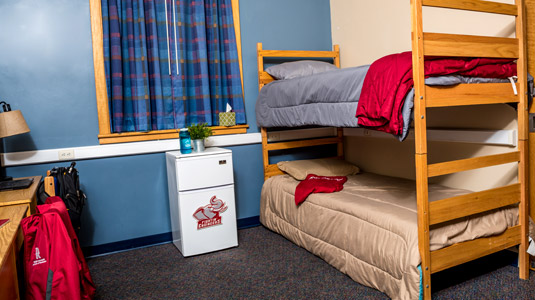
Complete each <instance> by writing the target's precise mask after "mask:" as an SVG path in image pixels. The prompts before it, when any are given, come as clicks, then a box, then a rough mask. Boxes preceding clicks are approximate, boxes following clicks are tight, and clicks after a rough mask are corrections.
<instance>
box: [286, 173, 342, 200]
mask: <svg viewBox="0 0 535 300" xmlns="http://www.w3.org/2000/svg"><path fill="white" fill-rule="evenodd" d="M346 181H347V177H346V176H318V175H315V174H308V176H307V178H305V180H303V181H301V182H300V183H299V184H298V185H297V187H296V188H295V205H299V204H300V203H301V202H303V201H305V200H306V198H307V197H308V195H310V194H312V193H332V192H339V191H341V190H342V189H343V188H344V183H345V182H346Z"/></svg>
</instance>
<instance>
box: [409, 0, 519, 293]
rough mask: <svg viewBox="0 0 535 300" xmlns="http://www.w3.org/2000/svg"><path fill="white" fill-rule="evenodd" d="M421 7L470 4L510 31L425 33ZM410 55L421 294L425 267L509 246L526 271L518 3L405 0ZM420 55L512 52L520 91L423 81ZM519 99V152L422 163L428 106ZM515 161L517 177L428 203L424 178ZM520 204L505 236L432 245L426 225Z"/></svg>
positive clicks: (427, 282) (427, 279)
mask: <svg viewBox="0 0 535 300" xmlns="http://www.w3.org/2000/svg"><path fill="white" fill-rule="evenodd" d="M422 6H432V7H439V8H448V9H459V10H470V11H477V12H486V13H494V14H502V15H510V16H515V17H516V37H515V38H501V37H481V36H469V35H455V34H441V33H440V34H439V33H427V32H425V33H424V32H423V23H422ZM411 18H412V50H413V51H412V61H413V78H414V87H415V108H414V127H415V146H416V151H415V167H416V191H417V193H416V194H417V211H418V237H419V239H418V243H419V249H420V255H421V258H422V272H423V274H422V275H423V276H422V277H423V282H422V284H423V290H424V295H423V296H424V299H431V273H435V272H438V271H441V270H444V269H446V268H449V267H453V266H456V265H459V264H461V263H465V262H467V261H470V260H473V259H477V258H479V257H482V256H484V255H488V254H491V253H494V252H497V251H500V250H503V249H506V248H509V247H512V246H515V245H520V249H519V263H518V264H519V277H520V278H522V279H527V278H528V277H529V256H528V254H527V253H526V250H527V246H528V225H529V224H528V202H527V189H528V186H527V180H528V177H527V154H528V152H527V147H528V144H527V143H528V141H527V138H528V126H527V120H528V119H527V99H526V98H527V85H526V74H527V64H526V50H525V49H526V44H525V21H524V5H523V2H522V0H516V1H515V4H504V3H497V2H491V1H482V0H462V1H461V0H411ZM425 56H464V57H496V58H498V57H502V58H516V59H517V70H518V83H517V90H518V95H514V94H513V93H512V89H511V86H510V84H508V83H506V84H501V83H494V84H478V85H468V84H460V85H458V86H457V87H455V88H448V89H444V88H440V87H428V86H425V82H424V57H425ZM494 103H518V109H517V110H518V150H517V151H513V152H510V153H504V154H496V155H488V156H483V157H475V158H468V159H462V160H456V161H449V162H442V163H436V164H428V162H427V132H426V126H427V123H426V119H427V116H426V108H427V107H447V106H459V105H475V104H494ZM513 162H517V163H518V183H515V184H511V185H508V186H504V187H499V188H494V189H490V190H485V191H481V192H475V193H471V194H467V195H462V196H458V197H452V198H448V199H443V200H439V201H435V202H432V203H429V202H428V179H429V178H430V177H434V176H440V175H445V174H451V173H456V172H461V171H467V170H472V169H477V168H484V167H489V166H494V165H500V164H505V163H513ZM516 203H519V225H517V226H514V227H511V228H509V229H508V230H506V231H505V232H504V233H503V234H501V235H498V236H492V237H488V238H480V239H476V240H473V241H468V242H464V243H458V244H454V245H452V246H449V247H446V248H443V249H440V250H437V251H433V252H431V251H430V247H429V227H430V226H431V225H434V224H438V223H442V222H446V221H449V220H453V219H457V218H460V217H465V216H469V215H473V214H477V213H480V212H484V211H489V210H492V209H496V208H500V207H504V206H507V205H511V204H516Z"/></svg>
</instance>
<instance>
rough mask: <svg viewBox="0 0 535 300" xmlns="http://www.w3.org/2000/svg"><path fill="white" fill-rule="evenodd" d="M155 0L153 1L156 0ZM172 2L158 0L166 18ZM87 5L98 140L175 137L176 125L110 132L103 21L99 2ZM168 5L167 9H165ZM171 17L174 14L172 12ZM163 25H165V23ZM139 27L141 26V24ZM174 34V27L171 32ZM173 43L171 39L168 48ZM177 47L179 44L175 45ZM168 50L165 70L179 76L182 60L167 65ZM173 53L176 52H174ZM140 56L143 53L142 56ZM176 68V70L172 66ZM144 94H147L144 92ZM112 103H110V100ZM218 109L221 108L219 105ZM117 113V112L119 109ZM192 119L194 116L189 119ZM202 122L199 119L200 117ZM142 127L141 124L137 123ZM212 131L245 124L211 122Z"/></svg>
mask: <svg viewBox="0 0 535 300" xmlns="http://www.w3.org/2000/svg"><path fill="white" fill-rule="evenodd" d="M156 2H157V1H156ZM172 2H175V1H169V0H168V1H160V2H158V3H159V4H160V5H161V4H165V5H166V6H167V5H169V6H170V7H166V20H167V19H170V18H171V16H173V15H172V14H171V12H170V10H171V9H176V7H173V6H172V4H171V3H172ZM231 4H232V15H233V18H234V28H235V35H236V43H237V51H238V61H239V68H240V76H241V93H242V94H243V72H242V59H241V39H240V30H239V28H240V26H239V3H238V0H231ZM90 9H91V27H92V38H93V60H94V68H95V85H96V96H97V109H98V118H99V136H98V138H99V141H100V143H101V144H109V143H120V142H132V141H145V140H156V139H168V138H177V137H178V129H165V128H164V129H162V128H160V129H157V130H154V129H153V128H152V127H151V130H146V129H141V130H145V131H140V132H138V131H133V132H121V133H114V129H116V128H112V124H113V120H112V118H113V117H114V116H110V102H109V99H108V94H109V93H108V89H107V83H106V71H105V60H104V49H105V48H104V42H103V37H104V33H103V23H102V6H101V0H90ZM168 9H169V10H168ZM173 17H174V16H173ZM164 28H169V26H165V27H164ZM143 30H145V29H144V28H143ZM174 33H175V34H176V31H175V32H174ZM169 41H171V42H173V41H174V36H173V32H172V31H171V36H170V37H169V36H168V44H169ZM173 47H174V46H173V45H172V43H171V47H170V48H171V50H172V48H173ZM176 47H177V48H179V47H180V44H178V45H177V46H176ZM171 50H170V51H169V52H168V53H169V63H170V65H169V71H170V73H173V74H170V76H180V75H181V71H180V70H182V69H181V68H182V67H183V66H181V65H179V64H178V62H182V61H181V60H180V59H178V60H177V59H175V60H174V64H173V65H171V62H172V61H173V59H172V57H173V51H171ZM174 53H175V54H176V53H177V52H174ZM142 59H143V57H142ZM175 68H177V70H178V72H177V70H175ZM145 98H147V96H145ZM112 106H113V104H112ZM218 111H224V110H221V109H219V110H218ZM119 114H120V113H119ZM193 122H196V120H193ZM201 122H202V121H201ZM141 127H142V126H141ZM212 128H213V133H214V134H215V135H217V134H236V133H245V132H246V130H247V128H248V125H246V124H245V125H237V126H232V127H222V126H214V127H212Z"/></svg>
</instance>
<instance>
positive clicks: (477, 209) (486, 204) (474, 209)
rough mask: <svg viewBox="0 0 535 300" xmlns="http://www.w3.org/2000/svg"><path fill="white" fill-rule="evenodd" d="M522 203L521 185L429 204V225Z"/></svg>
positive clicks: (517, 184)
mask: <svg viewBox="0 0 535 300" xmlns="http://www.w3.org/2000/svg"><path fill="white" fill-rule="evenodd" d="M518 202H520V184H519V183H515V184H511V185H508V186H504V187H499V188H494V189H489V190H486V191H480V192H475V193H470V194H466V195H461V196H456V197H451V198H446V199H442V200H438V201H433V202H431V203H429V224H430V225H434V224H439V223H442V222H447V221H451V220H455V219H458V218H462V217H466V216H471V215H474V214H478V213H481V212H485V211H489V210H493V209H496V208H500V207H504V206H507V205H511V204H515V203H518Z"/></svg>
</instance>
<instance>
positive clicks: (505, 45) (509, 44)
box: [424, 32, 519, 58]
mask: <svg viewBox="0 0 535 300" xmlns="http://www.w3.org/2000/svg"><path fill="white" fill-rule="evenodd" d="M424 53H425V55H426V56H464V57H496V58H518V56H519V51H518V39H516V38H502V37H487V36H474V35H461V34H446V33H430V32H426V33H424Z"/></svg>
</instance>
